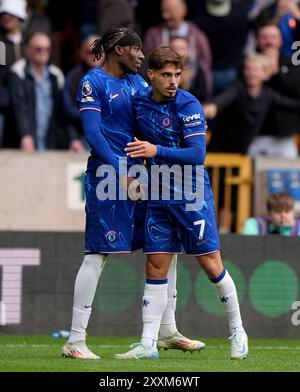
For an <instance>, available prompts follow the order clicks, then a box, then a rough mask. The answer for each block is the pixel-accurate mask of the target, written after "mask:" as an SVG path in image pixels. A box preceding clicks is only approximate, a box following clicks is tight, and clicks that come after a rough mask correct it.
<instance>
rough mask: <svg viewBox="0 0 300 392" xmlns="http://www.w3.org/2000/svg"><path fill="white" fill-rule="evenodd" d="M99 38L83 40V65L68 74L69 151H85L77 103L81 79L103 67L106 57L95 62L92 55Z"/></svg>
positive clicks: (65, 92) (65, 107)
mask: <svg viewBox="0 0 300 392" xmlns="http://www.w3.org/2000/svg"><path fill="white" fill-rule="evenodd" d="M97 38H99V36H96V35H91V36H89V37H87V38H85V39H84V40H83V42H82V44H81V46H80V53H79V56H80V60H81V63H80V64H79V65H77V66H76V67H75V68H73V69H72V70H71V71H70V72H69V73H68V74H67V76H66V84H65V87H64V90H63V110H64V119H65V129H66V132H67V134H68V137H69V140H70V145H69V149H70V150H72V151H77V152H82V151H84V145H85V142H84V140H83V129H82V125H81V120H80V116H79V111H78V105H77V101H76V95H77V89H78V85H79V82H80V80H81V78H82V77H83V76H84V75H85V74H86V73H87V72H88V71H89V69H91V68H93V67H99V66H101V64H102V63H103V61H104V56H103V58H101V59H100V60H95V59H94V55H93V54H92V45H93V42H94V41H95V40H96V39H97Z"/></svg>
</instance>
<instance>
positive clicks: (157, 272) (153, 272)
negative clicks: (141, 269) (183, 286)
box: [147, 262, 168, 279]
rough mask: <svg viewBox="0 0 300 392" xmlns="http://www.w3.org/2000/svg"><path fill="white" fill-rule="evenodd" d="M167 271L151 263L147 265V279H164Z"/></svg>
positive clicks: (161, 266)
mask: <svg viewBox="0 0 300 392" xmlns="http://www.w3.org/2000/svg"><path fill="white" fill-rule="evenodd" d="M167 274H168V270H167V269H166V268H165V267H164V266H163V265H155V264H153V263H151V262H148V263H147V278H149V279H165V278H166V277H167Z"/></svg>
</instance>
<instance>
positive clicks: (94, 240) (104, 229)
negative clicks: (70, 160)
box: [85, 181, 146, 254]
mask: <svg viewBox="0 0 300 392" xmlns="http://www.w3.org/2000/svg"><path fill="white" fill-rule="evenodd" d="M97 184H98V182H96V181H95V182H94V181H89V182H87V181H86V183H85V195H86V205H85V211H86V228H85V253H87V254H89V253H130V252H132V251H134V250H137V249H141V248H143V245H144V227H145V218H146V206H145V203H144V202H133V201H131V200H103V201H101V200H99V199H98V198H97V195H96V188H97Z"/></svg>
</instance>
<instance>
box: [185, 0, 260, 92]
mask: <svg viewBox="0 0 300 392" xmlns="http://www.w3.org/2000/svg"><path fill="white" fill-rule="evenodd" d="M252 4H253V0H242V1H233V0H204V1H201V2H198V1H197V2H195V1H190V2H189V7H190V13H189V16H190V19H191V20H192V21H194V22H195V23H196V25H197V26H198V27H199V29H201V30H202V31H203V32H204V33H205V34H206V35H207V37H208V39H209V42H210V47H211V51H212V59H213V66H212V67H213V86H214V95H216V94H218V93H220V92H221V91H223V90H224V89H225V88H226V87H227V86H229V85H230V84H231V83H233V82H234V81H235V79H236V77H237V74H238V69H239V67H240V66H241V64H242V59H243V51H244V47H245V44H246V39H247V35H248V28H249V26H248V12H249V10H250V7H251V6H252Z"/></svg>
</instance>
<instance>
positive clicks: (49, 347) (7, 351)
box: [0, 335, 300, 372]
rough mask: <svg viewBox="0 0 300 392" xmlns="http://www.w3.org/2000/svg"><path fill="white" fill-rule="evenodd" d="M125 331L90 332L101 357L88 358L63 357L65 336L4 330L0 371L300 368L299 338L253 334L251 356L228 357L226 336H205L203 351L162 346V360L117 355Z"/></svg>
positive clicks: (124, 343)
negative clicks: (99, 334) (110, 334)
mask: <svg viewBox="0 0 300 392" xmlns="http://www.w3.org/2000/svg"><path fill="white" fill-rule="evenodd" d="M137 340H138V339H134V338H125V337H88V345H89V347H90V349H91V350H92V351H93V352H95V353H96V354H100V355H101V357H102V359H101V360H98V361H85V360H80V359H69V358H63V357H61V354H60V349H61V347H62V345H63V344H64V342H65V340H64V339H52V338H50V337H46V336H8V335H0V353H1V354H0V371H1V372H270V371H271V372H273V371H274V372H275V371H276V372H283V371H293V372H299V371H300V361H299V357H300V340H286V339H285V340H283V339H282V340H279V339H278V340H275V339H253V340H250V342H249V350H250V353H249V356H248V358H247V359H245V360H242V361H232V360H230V359H229V342H228V341H227V340H226V339H203V341H204V342H205V343H206V345H207V347H206V348H205V350H203V351H202V352H200V353H194V354H190V353H183V352H181V351H179V350H168V351H163V350H161V351H160V359H158V360H117V359H114V358H113V355H114V354H115V353H120V352H121V353H122V352H125V351H127V350H128V349H129V344H130V343H132V342H135V341H137Z"/></svg>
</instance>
